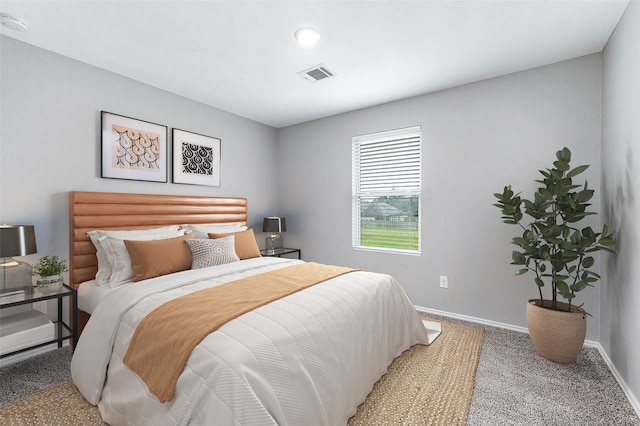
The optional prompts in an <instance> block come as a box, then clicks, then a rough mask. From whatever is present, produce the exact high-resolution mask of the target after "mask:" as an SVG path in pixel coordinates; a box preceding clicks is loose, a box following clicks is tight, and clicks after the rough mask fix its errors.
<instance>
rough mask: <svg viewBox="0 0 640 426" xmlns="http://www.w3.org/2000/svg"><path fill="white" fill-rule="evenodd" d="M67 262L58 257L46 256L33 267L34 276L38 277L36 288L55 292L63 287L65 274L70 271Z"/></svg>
mask: <svg viewBox="0 0 640 426" xmlns="http://www.w3.org/2000/svg"><path fill="white" fill-rule="evenodd" d="M68 270H69V269H68V268H67V261H66V260H64V259H60V258H58V256H44V257H42V258H40V260H38V263H36V264H35V265H34V266H33V275H36V276H38V278H37V279H36V286H37V287H38V288H40V289H41V290H55V289H58V288H60V287H62V276H61V274H62V273H63V272H66V271H68Z"/></svg>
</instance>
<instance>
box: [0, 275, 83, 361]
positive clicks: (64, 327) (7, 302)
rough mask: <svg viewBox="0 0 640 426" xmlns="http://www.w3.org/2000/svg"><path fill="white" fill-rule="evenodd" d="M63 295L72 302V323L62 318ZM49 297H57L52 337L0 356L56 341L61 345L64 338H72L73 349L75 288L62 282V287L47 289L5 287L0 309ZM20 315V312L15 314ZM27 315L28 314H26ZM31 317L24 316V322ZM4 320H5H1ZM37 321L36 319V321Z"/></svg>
mask: <svg viewBox="0 0 640 426" xmlns="http://www.w3.org/2000/svg"><path fill="white" fill-rule="evenodd" d="M65 297H71V300H72V303H70V304H69V308H70V309H72V312H71V318H72V320H73V324H67V323H65V322H64V321H63V320H62V317H63V315H62V299H64V298H65ZM51 299H57V301H58V320H57V321H56V322H55V323H53V325H54V329H55V334H54V337H53V339H50V340H47V341H45V342H40V343H36V344H33V345H29V346H27V347H23V348H20V349H16V350H14V351H11V352H7V353H5V354H2V355H0V358H4V357H7V356H9V355H15V354H18V353H20V352H25V351H28V350H31V349H35V348H39V347H41V346H46V345H50V344H52V343H57V344H58V347H59V348H61V347H62V343H63V342H64V341H65V340H68V339H72V342H73V347H74V349H75V345H76V341H77V336H76V334H77V332H76V324H77V323H78V305H77V297H76V290H75V289H73V288H71V287H69V286H68V285H66V284H63V285H62V287H60V288H59V289H56V290H47V291H41V290H39V289H38V288H37V287H19V288H12V289H7V290H5V292H3V293H0V309H7V308H10V307H13V306H20V305H28V304H31V303H34V302H40V301H46V300H51ZM16 315H20V314H16ZM27 315H28V314H27ZM13 316H14V315H10V316H7V317H6V319H7V321H6V322H7V323H10V321H8V319H9V318H11V317H13ZM30 320H31V319H30V318H25V323H27V324H28V323H29V321H30ZM3 322H5V321H3ZM36 322H37V321H36Z"/></svg>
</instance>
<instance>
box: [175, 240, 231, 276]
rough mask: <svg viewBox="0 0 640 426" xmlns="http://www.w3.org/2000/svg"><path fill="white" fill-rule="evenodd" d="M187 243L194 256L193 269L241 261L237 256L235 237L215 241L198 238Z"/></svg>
mask: <svg viewBox="0 0 640 426" xmlns="http://www.w3.org/2000/svg"><path fill="white" fill-rule="evenodd" d="M185 242H186V243H187V245H188V246H189V248H190V249H191V253H192V255H193V262H192V263H191V269H202V268H208V267H210V266H216V265H223V264H225V263H231V262H237V261H238V260H240V258H238V256H237V255H236V249H235V241H234V237H233V235H230V236H228V237H224V238H218V239H215V240H210V239H199V238H197V239H193V240H187V241H185Z"/></svg>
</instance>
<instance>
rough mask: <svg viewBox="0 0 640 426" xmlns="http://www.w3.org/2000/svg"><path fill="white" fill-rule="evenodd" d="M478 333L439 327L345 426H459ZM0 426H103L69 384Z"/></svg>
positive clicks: (24, 403) (24, 405)
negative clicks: (428, 342)
mask: <svg viewBox="0 0 640 426" xmlns="http://www.w3.org/2000/svg"><path fill="white" fill-rule="evenodd" d="M483 336H484V330H482V329H478V328H471V327H467V326H464V325H458V324H450V323H446V322H443V323H442V334H441V335H440V337H438V338H437V339H436V341H435V342H434V343H433V344H432V345H431V346H418V345H416V346H414V347H413V348H411V349H409V350H408V351H405V352H404V353H403V354H402V355H400V356H399V357H398V358H396V359H395V360H394V361H393V363H392V364H391V366H390V367H389V371H388V372H387V374H385V375H384V376H383V377H382V378H381V379H380V380H379V381H378V382H377V383H376V385H375V386H374V388H373V390H372V391H371V393H370V394H369V396H368V397H367V399H366V401H365V402H364V403H362V404H361V405H360V407H358V411H357V413H356V415H355V416H353V417H352V418H351V419H350V420H349V425H350V426H355V425H367V426H371V425H390V424H393V425H447V426H454V425H464V424H465V423H466V419H467V413H468V412H469V406H470V404H471V396H472V394H473V386H474V379H475V373H476V368H477V366H478V360H479V359H480V349H481V347H482V339H483ZM0 425H11V426H23V425H24V426H27V425H29V426H30V425H34V426H35V425H83V426H85V425H86V426H90V425H103V422H102V417H101V416H100V412H99V411H98V408H97V407H94V406H92V405H90V404H89V403H87V402H86V401H85V400H84V398H83V397H82V396H81V395H80V393H79V392H78V390H77V389H76V387H75V386H74V385H73V383H72V382H66V383H63V384H61V385H58V386H55V387H52V388H49V389H46V390H44V391H41V392H38V393H36V394H33V395H30V396H27V397H25V398H22V399H20V400H18V401H15V402H12V403H9V404H7V405H4V406H2V407H0Z"/></svg>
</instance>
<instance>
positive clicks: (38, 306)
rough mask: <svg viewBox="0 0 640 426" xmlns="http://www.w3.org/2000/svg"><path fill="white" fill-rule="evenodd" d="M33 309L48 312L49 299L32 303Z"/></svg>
mask: <svg viewBox="0 0 640 426" xmlns="http://www.w3.org/2000/svg"><path fill="white" fill-rule="evenodd" d="M31 309H34V310H36V311H40V312H42V313H43V314H46V313H47V301H46V300H41V301H39V302H34V303H32V304H31Z"/></svg>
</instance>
